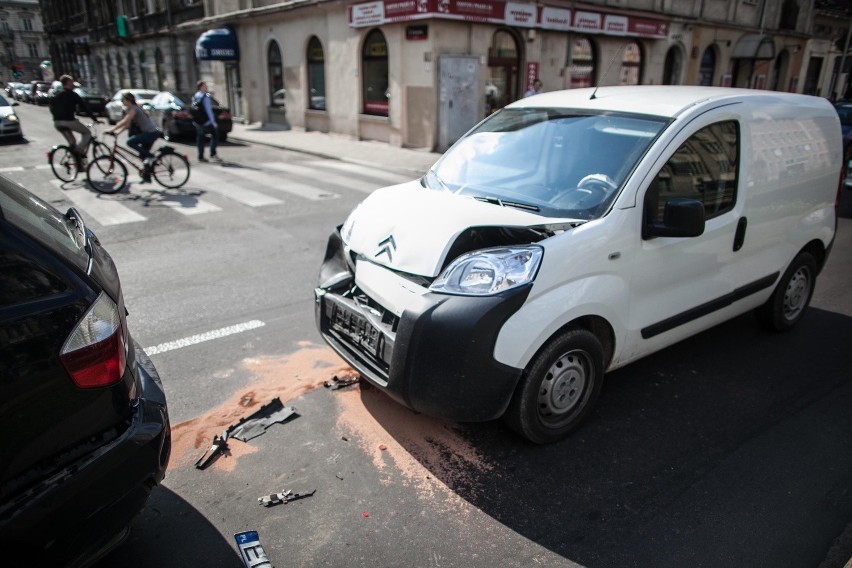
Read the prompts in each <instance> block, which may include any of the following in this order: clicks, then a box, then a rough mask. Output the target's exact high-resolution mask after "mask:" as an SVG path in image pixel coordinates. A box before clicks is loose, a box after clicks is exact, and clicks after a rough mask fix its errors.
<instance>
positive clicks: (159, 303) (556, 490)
mask: <svg viewBox="0 0 852 568" xmlns="http://www.w3.org/2000/svg"><path fill="white" fill-rule="evenodd" d="M18 108H19V111H20V114H21V116H22V118H23V124H24V130H25V133H26V136H27V143H25V144H2V145H0V174H2V175H8V176H10V177H12V178H13V179H16V180H17V181H19V182H20V183H22V184H24V185H25V186H27V187H29V188H30V189H32V190H33V191H35V192H36V193H38V194H39V195H41V196H43V197H45V198H47V199H49V200H50V201H52V202H54V203H55V204H56V205H57V206H59V207H67V206H68V205H69V203H70V204H76V205H79V204H80V203H82V204H84V205H87V206H88V207H89V212H91V215H90V216H87V213H88V212H87V210H86V208H85V207H83V208H82V212H83V214H84V216H87V220H89V219H91V221H90V225H92V226H93V228H94V229H95V230H96V232H97V233H98V235H99V237H100V238H101V241H102V242H103V243H104V244H105V246H106V247H107V249H108V250H109V251H110V253H111V254H112V255H113V257H114V259H115V261H116V264H117V266H118V268H119V271H120V273H121V276H122V282H123V286H124V293H125V297H126V303H127V306H128V308H129V310H130V317H129V324H130V327H131V331H132V333H133V334H134V337H135V338H136V339H137V341H139V342H140V343H141V344H142V345H143V346H145V347H147V348H149V349H151V348H156V350H157V353H156V354H154V355H153V356H152V359H153V361H154V363H155V364H156V366H157V368H158V370H159V371H160V374H161V375H162V378H163V382H164V384H165V387H166V391H167V395H168V398H169V405H170V412H171V417H172V421H173V426H174V434H173V440H174V451H173V456H172V463H171V466H170V470H169V472H168V475H167V477H166V480H165V482H164V484H163V486H161V487H159V488H157V489H156V490H155V491H154V492H153V494H152V496H151V499H150V501H149V504H148V506H147V507H146V509H145V510H144V511H143V513H142V514H141V515H140V517H139V518H138V519H137V520H136V522H135V523H134V527H133V532H132V533H131V536H130V537H129V539H128V541H127V542H126V543H125V544H124V545H123V546H122V547H121V548H119V549H117V550H116V551H114V552H113V553H112V554H111V555H110V556H109V557H107V558H105V559H103V561H102V562H100V563H99V564H98V566H102V567H107V566H117V565H122V566H128V567H137V566H138V567H143V566H163V567H168V566H202V565H203V566H207V567H216V566H229V567H238V566H241V563H240V560H239V559H238V558H237V556H236V553H235V542H234V538H233V534H234V533H237V532H241V531H245V530H257V531H258V532H259V535H260V541H261V543H262V545H263V547H264V549H265V551H266V553H267V555H268V556H269V558H270V560H271V561H272V563H273V564H274V565H275V566H278V567H283V566H361V567H377V566H418V567H419V566H428V567H447V566H459V567H462V566H464V567H467V566H519V567H521V566H523V567H527V566H538V565H541V566H577V565H581V566H586V567H594V568H603V567H630V566H635V567H682V566H704V567H730V566H743V567H746V566H747V567H763V566H765V567H772V568H785V567H789V568H802V567H817V566H819V565H820V564H822V568H833V567H835V566H837V567H842V566H843V564H844V563H845V562H846V560H848V559H849V558H850V556H852V550H850V549H848V548H847V549H842V548H836V549H834V550H833V551H832V552H831V553H829V550H830V548H831V547H832V544H833V543H834V541H835V539H836V538H837V537H838V536H839V535H840V534H841V533H842V532H843V530H844V528H845V527H846V526H847V524H848V523H849V522H850V521H852V412H850V410H849V409H850V408H852V350H850V348H849V342H850V339H852V288H850V286H849V282H850V280H852V191H850V192H846V193H845V194H844V196H843V202H842V204H841V205H842V207H841V212H842V215H843V218H841V219H840V225H839V231H838V236H837V240H836V243H835V246H834V250H833V251H832V254H831V256H830V258H829V261H828V264H827V266H826V268H825V270H824V272H823V273H822V274H821V276H820V278H819V281H818V285H817V290H816V293H815V295H814V298H813V301H812V308H811V310H810V311H809V313H808V314H807V316H806V317H805V318H804V319H803V320H802V322H801V323H800V325H799V326H797V327H796V328H795V329H794V330H793V331H791V332H789V333H787V334H782V335H777V334H770V333H766V332H764V331H762V330H760V329H759V328H758V326H757V325H756V323H755V322H754V320H753V319H752V318H751V317H750V316H743V317H740V318H738V319H736V320H733V321H730V322H728V323H726V324H723V325H721V326H719V327H716V328H714V329H712V330H709V331H707V332H705V333H702V334H700V335H698V336H695V337H693V338H691V339H689V340H687V341H684V342H682V343H680V344H678V345H676V346H674V347H671V348H669V349H666V350H664V351H662V352H659V353H657V354H655V355H652V356H650V357H648V358H646V359H643V360H641V361H639V362H637V363H634V364H632V365H629V366H628V367H625V368H623V369H620V370H618V371H616V372H614V373H611V374H610V375H608V377H607V383H606V385H605V388H604V392H603V395H602V396H601V399H600V402H599V404H598V407H597V410H596V412H595V413H594V415H593V416H592V417H591V420H589V422H588V423H587V424H586V425H585V426H584V427H583V428H582V429H581V430H579V431H578V432H577V433H576V434H575V435H573V436H572V437H570V438H569V439H567V440H564V441H563V442H561V443H558V444H554V445H551V446H547V447H537V446H531V445H529V444H527V443H525V442H523V441H522V440H520V439H519V438H517V437H516V436H515V435H513V434H512V433H511V432H509V431H508V430H507V429H506V428H505V427H504V426H503V425H502V424H501V423H499V422H495V423H485V424H456V423H448V422H442V421H438V420H434V419H431V418H428V417H425V416H421V415H415V414H413V413H411V412H409V411H407V410H405V409H403V408H401V407H399V406H398V405H396V404H394V403H393V402H391V401H390V400H389V399H388V398H387V397H385V396H383V395H382V394H381V393H380V392H378V391H377V390H376V389H368V388H363V387H361V386H358V385H356V386H354V387H350V388H348V389H343V390H339V391H330V390H327V389H324V388H322V387H321V386H320V385H321V384H322V382H323V381H325V380H329V379H330V378H331V377H332V376H334V375H339V376H344V375H345V374H346V368H345V366H344V365H343V364H342V362H341V361H340V360H339V359H337V358H336V356H334V355H333V354H332V352H331V351H330V350H329V349H327V348H326V347H324V346H323V344H322V342H321V340H320V338H319V335H318V333H317V332H316V329H315V325H314V320H313V296H312V290H313V286H314V282H315V275H316V271H317V268H318V266H319V263H320V260H321V258H322V254H323V252H324V248H325V240H326V237H327V235H328V233H329V231H330V230H331V229H332V228H333V227H334V226H335V225H336V224H338V223H340V222H341V221H342V220H343V218H344V217H345V215H346V213H347V212H348V210H349V209H351V207H352V206H353V205H354V204H356V203H357V202H358V201H359V200H360V199H362V198H363V196H364V195H365V193H366V192H367V191H368V190H369V188H368V187H366V186H365V185H364V183H367V182H368V181H369V180H370V175H371V174H370V172H369V171H363V172H359V173H357V174H356V175H353V177H352V178H351V179H352V180H353V181H352V183H353V184H355V182H356V181H358V182H359V184H360V185H359V187H361V189H359V190H352V189H351V188H349V187H346V183H345V180H341V179H340V178H339V177H335V176H334V175H333V174H332V173H331V172H333V171H334V167H333V164H330V161H328V160H317V159H316V158H311V157H308V156H303V155H299V154H294V153H289V152H284V151H280V150H275V149H272V148H265V147H259V146H251V145H247V144H241V143H238V142H232V141H229V142H228V143H226V144H224V145H223V146H222V148H221V150H220V155H222V156H223V157H224V158H225V160H226V162H227V163H226V165H225V166H224V167H220V166H212V165H199V166H198V167H197V168H196V167H194V170H193V178H192V181H191V182H190V184H189V186H188V188H187V189H186V191H183V192H164V191H159V190H157V189H156V188H153V187H152V186H140V185H138V184H134V185H132V186H131V188H130V190H129V191H128V192H125V193H122V194H118V195H117V196H115V197H110V198H97V199H96V200H95V201H94V202H93V201H90V200H87V198H88V194H87V193H86V192H87V191H88V190H86V188H83V187H80V186H75V185H73V184H71V185H70V186H66V187H60V186H58V185H57V184H56V183H55V182H52V181H51V174H50V171H49V170H45V169H44V168H43V167H41V168H40V167H39V166H40V165H43V164H44V163H45V160H44V151H45V150H46V149H47V148H48V147H49V145H50V144H52V143H55V142H56V140H57V139H58V135H57V134H56V133H55V132H54V131H52V130H51V128H50V125H49V122H48V120H47V110H46V109H45V108H36V107H31V106H21V107H18ZM177 146H178V147H179V148H181V149H182V151H185V152H187V153H188V154H189V156H190V158H192V156H194V149H193V148H192V146H191V145H183V144H180V143H178V144H177ZM194 166H195V165H194ZM276 167H277V168H278V169H276ZM9 168H14V171H4V169H5V170H8V169H9ZM17 168H22V169H20V170H18V169H17ZM281 168H284V169H281ZM309 171H313V172H315V175H313V176H311V175H308V174H307V173H306V172H309ZM247 172H248V173H247ZM359 180H360V181H359ZM361 182H363V183H361ZM379 185H380V184H379V183H378V182H377V184H376V186H375V187H378V186H379ZM298 188H301V189H300V191H301V192H302V193H301V195H303V196H304V195H310V196H314V197H313V198H312V199H307V198H304V197H299V195H298V194H297V193H295V189H298ZM306 188H308V189H309V188H314V189H316V191H315V192H314V193H311V192H310V191H308V189H306ZM278 189H280V190H282V191H284V190H289V191H290V193H284V194H282V193H276V191H277V190H278ZM246 190H254V191H257V192H259V193H262V194H264V195H269V196H274V197H277V198H279V199H280V202H279V203H269V204H267V205H254V206H251V205H247V204H246V203H245V202H243V201H237V199H238V198H239V197H240V196H242V195H245V192H246ZM323 194H325V195H327V196H329V197H326V198H323V197H317V196H320V195H323ZM330 196H334V197H330ZM116 203H118V204H120V205H122V206H124V207H126V208H127V209H128V210H129V211H130V212H133V213H135V214H137V215H138V216H140V217H143V218H144V220H142V221H138V220H137V221H133V222H120V223H116V224H110V223H111V221H110V219H114V217H109V216H103V214H102V213H101V211H100V209H98V207H106V206H111V207H113V206H114V205H115V204H116ZM258 203H259V202H258ZM211 206H212V207H211ZM126 218H128V219H129V218H133V217H132V216H128V217H126ZM98 219H101V221H103V222H100V221H98ZM223 330H225V331H223ZM151 350H152V351H153V350H155V349H151ZM276 396H277V397H280V398H281V400H282V401H283V402H284V403H285V404H291V405H293V406H294V407H296V409H297V412H298V417H296V418H294V419H292V420H290V421H289V422H287V423H284V424H276V425H274V426H272V427H271V428H269V430H267V432H266V433H265V434H264V435H262V436H260V437H259V438H256V439H254V440H252V441H250V442H249V443H242V442H239V441H232V442H231V444H230V452H229V453H228V454H227V455H225V456H223V457H222V458H220V459H219V460H218V461H216V462H215V464H214V465H213V466H211V467H210V468H208V469H206V470H204V471H200V470H196V469H195V468H194V467H193V466H192V462H193V461H194V459H196V458H197V457H198V456H199V455H200V454H201V452H202V451H203V448H204V447H205V446H206V444H208V443H209V441H210V439H211V438H212V436H213V435H214V434H218V433H220V432H221V431H222V430H223V429H224V427H225V426H227V425H228V424H230V423H233V422H236V421H237V420H238V419H239V418H241V417H243V416H245V415H247V414H249V413H250V412H253V411H254V410H255V409H256V408H258V407H259V405H261V404H264V403H266V402H268V401H269V400H271V399H272V398H274V397H276ZM287 489H289V490H292V491H294V492H305V491H310V490H314V489H315V490H316V493H315V494H314V496H313V497H310V498H306V499H303V500H300V501H294V502H292V503H288V504H286V505H278V506H276V507H270V508H264V507H261V506H260V505H259V504H258V502H257V499H258V497H260V496H262V495H265V494H270V493H274V492H279V491H283V490H287ZM827 558H828V560H827Z"/></svg>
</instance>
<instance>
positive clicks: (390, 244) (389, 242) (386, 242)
mask: <svg viewBox="0 0 852 568" xmlns="http://www.w3.org/2000/svg"><path fill="white" fill-rule="evenodd" d="M395 250H396V241H395V240H393V235H388V236H387V237H385V238H384V239H382V240H381V241H379V250H378V251H376V254H375V255H374V256H375V257H376V258H379V257H380V256H382V255H383V254H386V255H388V262H393V251H395Z"/></svg>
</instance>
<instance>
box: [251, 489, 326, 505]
mask: <svg viewBox="0 0 852 568" xmlns="http://www.w3.org/2000/svg"><path fill="white" fill-rule="evenodd" d="M316 492H317V490H316V489H314V490H313V491H310V492H308V493H293V492H292V491H290V490H289V489H288V490H287V491H284V492H282V493H273V494H271V495H264V496H263V497H258V498H257V502H258V503H259V504H261V505H263V506H264V507H271V506H273V505H279V504H281V503H284V504H285V505H286V504H287V503H289V502H290V501H297V500H299V499H304V498H306V497H312V496H313V494H314V493H316Z"/></svg>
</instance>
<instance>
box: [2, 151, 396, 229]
mask: <svg viewBox="0 0 852 568" xmlns="http://www.w3.org/2000/svg"><path fill="white" fill-rule="evenodd" d="M33 170H37V171H43V172H44V173H40V174H39V175H40V176H41V175H44V176H49V181H48V183H47V184H46V186H47V187H49V188H50V190H49V191H50V197H51V198H52V199H49V200H53V201H56V200H57V199H56V198H57V197H58V198H61V199H64V200H67V201H69V202H70V203H71V204H73V206H74V207H75V208H77V209H78V210H80V211H81V212H82V213H83V214H84V216H85V217H86V220H87V222H92V221H93V222H95V223H97V224H99V225H101V226H104V227H106V226H115V225H122V224H127V223H143V222H146V221H149V220H151V218H152V217H153V216H155V215H161V214H162V213H161V212H162V211H164V210H168V211H173V212H175V213H177V214H179V215H182V216H199V215H208V214H216V213H221V212H222V211H223V210H227V209H228V208H231V207H249V208H255V209H256V208H263V207H275V206H278V205H282V204H285V203H288V202H289V203H293V202H294V201H295V200H303V201H306V202H308V203H320V202H324V201H329V200H335V199H340V198H341V197H343V196H344V195H349V196H355V197H357V198H359V199H360V198H362V197H363V196H364V195H365V194H369V193H371V192H372V191H375V190H376V189H378V188H380V187H384V186H387V185H393V184H398V183H403V182H406V181H410V179H411V177H407V176H405V175H401V174H397V173H393V172H388V171H383V170H378V169H376V168H375V167H370V166H366V165H360V164H354V163H349V162H341V161H336V160H329V159H320V158H318V159H313V160H306V161H302V162H299V163H298V164H297V163H283V162H262V163H257V164H251V165H240V164H226V165H225V166H223V167H217V166H210V167H193V169H192V173H191V175H190V178H189V181H188V182H187V183H186V185H185V186H183V187H182V188H180V189H178V190H165V189H163V188H162V187H160V186H159V185H156V184H152V185H150V186H148V185H146V186H139V185H137V183H138V180H137V179H134V178H133V177H131V179H130V182H131V183H130V186H129V187H130V189H129V194H128V193H126V192H122V193H118V194H115V195H102V194H99V193H97V192H96V191H94V190H92V189H91V188H89V187H88V186H87V185H86V183H85V181H83V180H82V177H81V178H79V179H78V180H77V181H75V182H71V183H65V184H63V183H62V182H61V181H59V180H58V179H55V178H53V175H52V173H51V171H50V166H49V165H48V164H39V165H36V166H29V167H27V166H8V167H2V168H0V174H3V175H5V176H7V177H11V178H15V177H17V176H19V175H20V174H22V173H25V172H32V171H33ZM28 175H29V176H32V175H33V174H32V173H29V174H28ZM28 179H32V178H31V177H30V178H28ZM37 193H39V194H40V195H41V196H42V197H45V194H44V192H43V191H39V192H37ZM54 193H58V194H59V195H58V196H55V195H54ZM146 201H147V203H146ZM152 201H155V202H156V204H157V205H158V206H160V207H157V208H156V209H155V210H151V209H147V208H145V207H143V206H141V205H140V204H143V205H149V204H150V203H151V202H152Z"/></svg>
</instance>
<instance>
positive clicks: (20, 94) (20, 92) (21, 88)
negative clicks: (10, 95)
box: [15, 83, 32, 103]
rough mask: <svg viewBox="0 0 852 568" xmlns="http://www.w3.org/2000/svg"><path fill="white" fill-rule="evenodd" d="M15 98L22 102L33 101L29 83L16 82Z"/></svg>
mask: <svg viewBox="0 0 852 568" xmlns="http://www.w3.org/2000/svg"><path fill="white" fill-rule="evenodd" d="M15 100H16V101H20V102H22V103H29V102H32V99H31V98H30V85H29V83H15Z"/></svg>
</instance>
